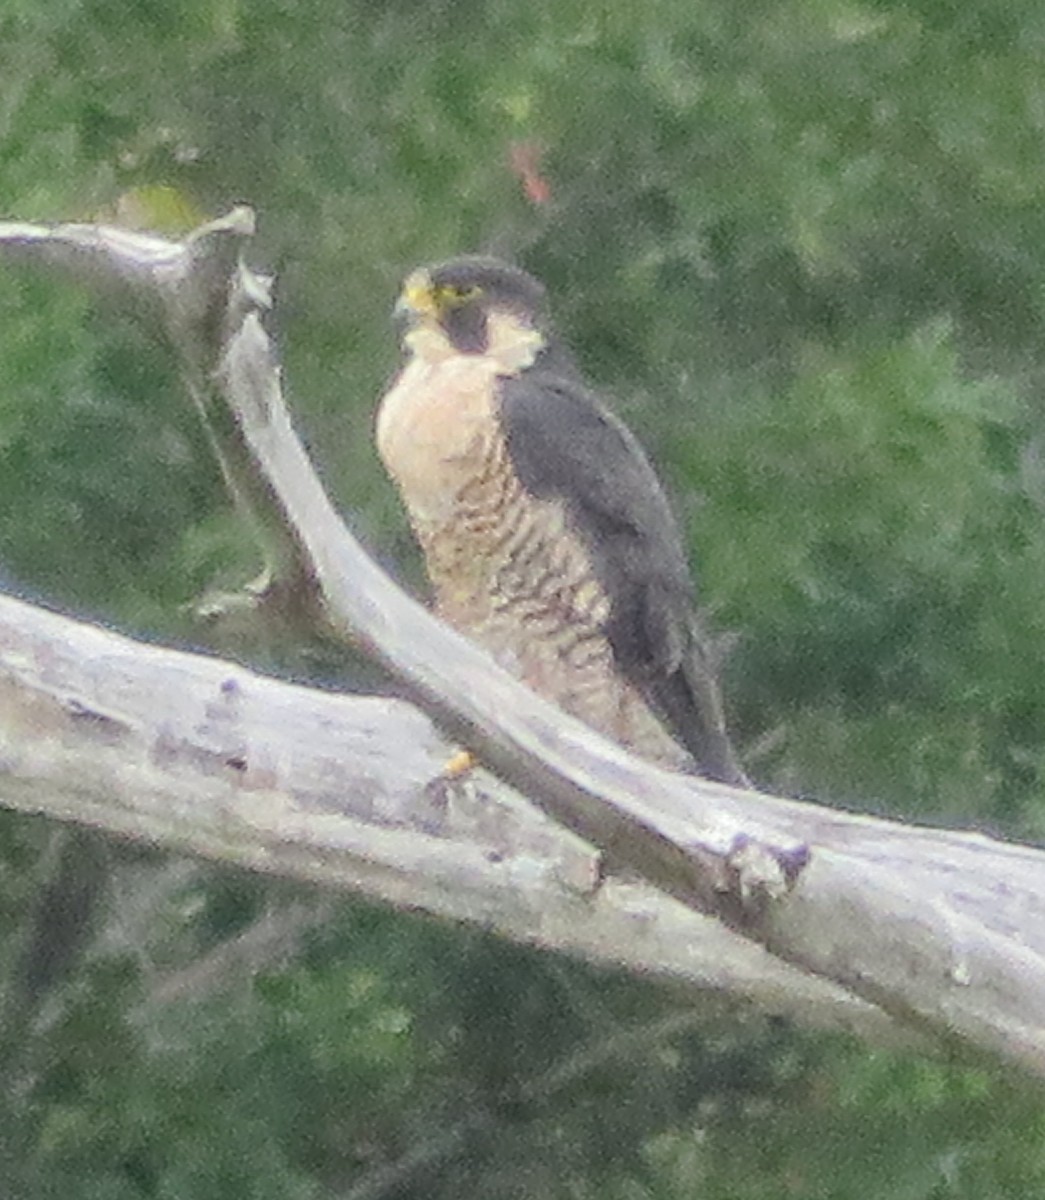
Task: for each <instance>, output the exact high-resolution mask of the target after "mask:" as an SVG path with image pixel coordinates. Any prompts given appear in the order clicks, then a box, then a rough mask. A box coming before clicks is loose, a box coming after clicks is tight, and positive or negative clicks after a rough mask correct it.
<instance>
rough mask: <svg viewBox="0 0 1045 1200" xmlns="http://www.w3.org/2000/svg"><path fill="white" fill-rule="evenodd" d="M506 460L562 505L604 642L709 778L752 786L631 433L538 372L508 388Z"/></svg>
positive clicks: (669, 525)
mask: <svg viewBox="0 0 1045 1200" xmlns="http://www.w3.org/2000/svg"><path fill="white" fill-rule="evenodd" d="M500 415H501V422H502V427H503V429H504V433H505V439H506V443H507V446H508V453H509V455H510V457H511V460H512V464H513V467H514V469H515V471H516V472H517V474H518V477H519V480H520V482H521V483H522V485H523V487H525V488H526V489H527V491H529V492H530V493H531V494H532V495H535V496H538V497H541V498H542V499H546V498H550V497H556V498H559V499H561V500H562V501H563V503H564V505H565V507H566V511H567V513H568V516H569V519H570V521H571V523H572V524H573V526H574V528H575V530H576V531H577V533H578V535H579V536H580V537H581V538H582V539H583V540H584V543H585V545H586V546H587V547H588V549H589V553H590V554H591V558H592V562H593V565H594V567H595V571H596V573H597V575H598V577H599V581H600V583H601V584H602V586H603V588H604V589H605V591H606V594H607V595H608V596H609V598H610V616H609V620H608V622H607V627H606V634H607V637H608V639H609V641H610V645H611V647H612V649H613V653H614V657H615V659H616V661H617V663H618V665H619V667H620V670H621V672H622V673H623V674H624V675H625V677H626V678H628V679H629V680H630V681H632V682H633V683H635V684H636V685H637V686H638V687H640V688H641V690H642V691H643V693H644V695H645V696H646V698H647V701H648V702H649V703H650V704H651V706H652V707H653V709H654V711H656V712H657V713H658V714H659V715H660V716H661V718H662V719H663V720H664V721H665V723H666V725H667V727H668V728H669V730H670V731H671V733H672V735H673V736H674V737H675V738H676V739H677V740H678V741H679V742H680V743H681V744H682V745H683V746H685V747H686V748H687V749H688V750H689V751H690V753H691V754H692V755H693V757H694V759H695V761H696V763H697V769H698V770H699V771H700V773H701V774H703V775H706V776H708V777H709V778H713V779H720V780H722V781H723V782H726V783H734V784H742V783H744V782H746V780H745V778H744V775H743V772H742V771H741V770H740V767H739V766H738V765H737V761H736V758H735V756H734V754H733V750H732V747H731V746H730V743H729V738H728V736H727V734H726V728H725V721H724V718H723V711H722V704H721V701H720V698H719V691H718V686H717V684H716V681H715V672H714V668H713V664H712V662H711V659H710V656H709V654H708V652H707V648H706V646H705V644H704V642H703V639H702V637H701V635H700V632H699V630H698V628H697V624H696V616H695V613H694V607H693V600H694V598H693V584H692V578H691V575H690V572H689V568H688V564H687V561H686V555H685V550H684V548H683V543H682V538H681V535H680V533H679V528H678V525H677V523H676V521H675V517H674V514H673V513H672V511H671V507H670V505H669V504H668V500H667V497H666V496H665V494H664V490H663V488H662V487H661V484H660V481H659V480H658V478H657V475H656V472H655V471H654V470H653V467H652V466H651V464H650V461H649V459H648V458H647V457H646V455H645V453H644V452H643V450H642V448H641V446H640V445H639V443H638V442H637V440H636V439H635V437H634V435H633V434H632V433H631V431H630V430H629V429H628V428H627V427H626V426H625V425H624V424H623V423H622V422H621V421H620V420H619V419H618V418H617V417H615V416H614V415H613V414H612V413H611V412H610V411H609V410H608V409H607V408H606V407H605V406H604V405H603V404H602V403H601V402H600V401H599V399H598V398H597V397H596V396H595V395H594V394H593V393H592V392H591V391H589V390H588V389H587V388H586V387H585V386H584V384H583V382H582V381H581V380H580V379H579V378H578V377H576V376H575V375H572V374H571V373H569V372H564V371H560V370H559V369H558V368H555V369H549V368H542V366H541V365H540V363H539V362H538V363H537V364H535V365H534V366H533V367H531V368H530V370H528V371H526V372H525V373H523V374H522V375H519V376H516V377H510V378H505V379H504V380H502V382H501V389H500Z"/></svg>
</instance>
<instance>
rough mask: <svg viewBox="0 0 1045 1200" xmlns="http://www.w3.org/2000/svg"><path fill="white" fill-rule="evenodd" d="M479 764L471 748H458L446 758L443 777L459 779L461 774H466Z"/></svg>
mask: <svg viewBox="0 0 1045 1200" xmlns="http://www.w3.org/2000/svg"><path fill="white" fill-rule="evenodd" d="M478 765H479V760H478V759H477V758H476V757H475V755H474V754H473V753H472V752H471V750H458V751H457V753H456V754H454V755H452V756H451V757H450V758H448V759H447V760H446V763H445V765H444V766H443V778H444V779H447V780H450V779H460V778H461V776H462V775H467V774H468V773H469V772H470V771H474V770H475V768H476V767H477V766H478Z"/></svg>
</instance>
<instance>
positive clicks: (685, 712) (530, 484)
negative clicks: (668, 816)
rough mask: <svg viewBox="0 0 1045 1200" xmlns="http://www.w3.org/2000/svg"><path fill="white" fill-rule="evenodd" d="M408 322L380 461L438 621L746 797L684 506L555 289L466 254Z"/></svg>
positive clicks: (641, 747)
mask: <svg viewBox="0 0 1045 1200" xmlns="http://www.w3.org/2000/svg"><path fill="white" fill-rule="evenodd" d="M396 309H397V314H398V315H400V316H401V317H403V318H405V329H404V335H403V347H404V351H405V355H406V358H405V363H404V366H403V368H402V370H401V372H400V373H399V375H398V376H397V377H396V379H395V381H394V382H393V384H392V386H391V388H390V390H389V391H388V393H387V394H386V395H385V397H384V398H383V400H382V401H381V405H380V409H379V411H378V416H377V446H378V452H379V454H380V456H381V459H382V461H383V462H384V465H385V468H386V470H387V471H388V473H389V475H390V476H391V477H392V479H393V480H394V482H395V484H396V485H397V487H398V488H399V491H400V493H401V495H402V498H403V500H404V502H405V504H406V508H407V511H408V514H409V517H410V522H411V525H412V527H413V530H414V533H415V535H416V536H417V539H418V541H419V542H420V545H421V549H422V550H423V552H424V557H425V565H426V568H427V572H428V576H429V579H430V580H431V584H432V587H433V589H434V593H435V602H436V611H437V612H438V614H439V615H440V616H441V617H442V618H443V619H444V620H445V621H447V622H448V623H449V624H450V625H452V626H454V627H455V628H456V629H458V630H459V631H460V632H461V633H463V634H465V635H467V636H468V637H470V638H471V639H473V640H474V641H476V642H478V643H479V644H480V645H482V646H484V647H485V648H486V649H487V650H488V651H490V652H491V653H492V654H493V655H494V657H495V658H496V659H497V660H498V661H499V662H500V663H501V664H502V666H504V667H506V668H507V669H508V670H510V671H512V672H513V673H514V674H515V675H517V676H518V677H519V678H520V679H522V680H523V681H525V682H526V683H527V684H529V686H530V687H532V688H533V689H534V690H535V691H537V692H539V693H541V694H542V695H543V696H545V698H547V699H549V700H551V701H552V702H554V703H556V704H558V705H559V706H560V707H561V708H563V709H565V710H566V711H567V712H570V713H572V714H573V715H574V716H576V717H578V718H580V719H581V720H582V721H585V722H586V723H587V724H588V725H590V726H592V727H593V728H594V729H597V730H599V731H600V732H601V733H603V734H605V735H607V736H608V737H610V738H613V739H615V740H616V741H618V742H620V743H621V744H623V745H624V746H626V747H627V748H629V749H630V750H632V751H634V752H635V753H636V754H639V755H641V756H643V757H645V758H647V759H649V760H651V761H653V762H656V763H658V764H660V765H662V766H667V767H672V768H676V769H680V770H689V771H695V772H698V773H699V774H701V775H704V776H706V777H708V778H711V779H717V780H721V781H723V782H725V783H730V784H736V785H742V784H744V783H745V782H746V780H745V777H744V774H743V772H742V771H741V769H740V767H739V766H738V764H737V760H736V758H735V757H734V754H733V750H732V748H731V746H730V743H729V739H728V737H727V734H726V729H725V723H724V720H723V714H722V704H721V701H720V698H719V692H718V687H717V684H716V682H715V677H714V670H713V667H712V664H711V662H710V659H709V655H708V652H707V649H706V647H705V645H704V642H703V640H702V637H701V635H700V632H699V630H698V628H697V623H696V617H695V614H694V611H693V603H692V585H691V581H690V575H689V571H688V568H687V565H686V557H685V552H684V550H683V545H682V539H681V537H680V534H679V530H678V527H677V526H676V524H675V520H674V518H673V516H672V513H671V509H670V507H669V505H668V502H667V499H666V497H665V495H664V492H663V490H662V488H661V485H660V483H659V481H658V479H657V476H656V474H655V473H654V470H653V468H652V466H651V465H650V463H649V460H648V459H647V457H646V455H645V454H644V453H643V451H642V449H641V448H640V446H639V444H638V442H637V441H636V440H635V438H634V437H633V436H632V434H631V432H630V431H629V430H628V429H627V428H626V427H625V426H624V425H623V424H622V423H621V422H620V421H619V420H618V419H617V418H616V417H615V416H614V415H613V414H612V413H610V412H609V411H608V409H607V408H606V407H605V406H604V405H603V404H602V403H601V402H600V400H599V399H598V398H597V397H596V396H595V395H594V394H593V393H592V392H591V390H589V388H588V387H587V386H586V384H585V382H584V380H583V379H582V378H581V375H580V373H579V371H578V369H577V367H576V366H575V364H574V363H573V361H572V359H571V356H570V354H569V352H568V351H567V350H566V348H565V347H564V346H563V345H562V343H561V342H560V341H559V340H558V339H557V338H556V336H555V334H554V333H553V331H552V328H551V325H550V323H549V320H548V316H547V311H546V307H545V296H544V289H543V287H542V286H541V284H539V283H538V282H537V280H536V279H534V278H532V276H530V275H528V274H526V273H525V272H524V271H521V270H519V269H517V268H515V267H512V266H508V265H507V264H505V263H502V262H499V261H497V260H496V259H490V258H478V257H476V258H460V259H456V260H454V261H451V262H448V263H444V264H442V265H439V266H433V267H428V268H424V269H422V270H418V271H415V272H414V273H413V274H412V275H410V277H409V278H408V279H407V280H406V282H405V284H404V286H403V291H402V294H401V296H400V299H399V303H398V304H397V306H396Z"/></svg>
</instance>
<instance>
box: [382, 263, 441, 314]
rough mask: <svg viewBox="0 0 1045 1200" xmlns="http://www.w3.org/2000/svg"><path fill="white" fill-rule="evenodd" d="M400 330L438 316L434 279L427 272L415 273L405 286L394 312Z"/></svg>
mask: <svg viewBox="0 0 1045 1200" xmlns="http://www.w3.org/2000/svg"><path fill="white" fill-rule="evenodd" d="M392 316H393V319H394V321H395V323H396V325H397V326H399V327H400V328H409V327H410V326H412V325H416V324H417V323H418V322H419V321H422V320H425V319H428V320H431V319H433V318H434V317H436V316H438V308H437V306H436V302H435V290H434V288H433V287H432V278H431V276H430V275H429V274H428V272H427V271H425V270H419V271H414V272H413V274H412V275H410V276H409V277H408V278H407V280H406V282H405V283H404V284H403V290H402V291H401V292H400V293H399V299H398V300H397V301H396V304H395V308H394V309H393V312H392Z"/></svg>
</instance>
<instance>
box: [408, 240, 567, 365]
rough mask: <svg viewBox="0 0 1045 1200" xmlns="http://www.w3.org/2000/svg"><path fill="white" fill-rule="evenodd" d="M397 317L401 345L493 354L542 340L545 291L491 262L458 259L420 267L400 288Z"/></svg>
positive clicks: (521, 273)
mask: <svg viewBox="0 0 1045 1200" xmlns="http://www.w3.org/2000/svg"><path fill="white" fill-rule="evenodd" d="M396 315H397V317H399V318H401V319H402V320H403V321H404V323H405V326H406V330H405V333H404V338H403V341H404V343H405V345H406V346H407V347H408V348H411V349H413V350H414V351H415V352H421V351H422V350H424V349H425V348H427V349H429V350H431V349H433V348H441V349H442V350H443V351H444V352H445V353H456V354H476V355H480V354H494V353H498V352H499V351H500V350H503V349H505V348H508V347H509V346H511V345H512V344H515V343H518V344H519V345H520V346H521V345H523V344H525V345H526V346H528V347H529V348H530V350H531V355H530V357H531V358H532V356H533V354H536V353H537V352H538V351H539V350H540V349H541V348H542V346H543V345H544V341H545V336H546V335H545V312H544V288H543V287H542V286H541V284H540V283H538V282H537V280H536V279H534V278H533V276H532V275H527V273H526V272H525V271H521V270H520V269H519V268H518V267H512V266H509V265H508V264H507V263H503V262H500V261H498V260H497V259H495V258H478V257H477V258H457V259H452V260H451V261H450V262H445V263H440V264H439V265H437V266H432V267H421V268H420V269H418V270H416V271H414V272H413V273H412V274H411V275H410V276H409V277H408V278H407V280H406V282H405V283H404V284H403V290H402V292H401V293H400V296H399V300H398V302H397V304H396Z"/></svg>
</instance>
